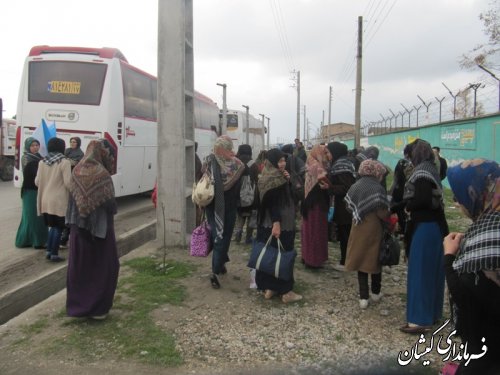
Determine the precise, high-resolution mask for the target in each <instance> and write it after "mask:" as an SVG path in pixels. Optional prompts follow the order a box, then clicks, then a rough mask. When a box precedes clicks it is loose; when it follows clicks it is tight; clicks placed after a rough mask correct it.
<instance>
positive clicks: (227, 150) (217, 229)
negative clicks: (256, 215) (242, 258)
mask: <svg viewBox="0 0 500 375" xmlns="http://www.w3.org/2000/svg"><path fill="white" fill-rule="evenodd" d="M207 168H209V170H210V171H211V174H212V178H213V180H214V190H215V196H214V199H213V201H212V203H210V204H209V205H208V206H207V207H206V215H207V220H208V223H209V224H210V227H211V236H212V241H213V253H212V275H211V276H210V283H211V284H212V287H213V288H214V289H219V288H220V283H219V279H218V278H217V275H220V274H226V273H227V269H226V266H225V264H226V263H227V262H229V256H228V252H229V245H230V244H231V236H232V234H233V229H234V223H235V221H236V207H237V203H238V199H239V196H240V177H241V175H242V174H243V171H244V170H245V165H244V164H243V163H242V162H241V160H240V159H238V158H237V157H236V156H235V155H234V152H233V141H232V140H231V138H230V137H228V136H226V135H223V136H221V137H219V138H217V140H216V141H215V144H214V152H213V153H212V154H210V155H209V156H208V157H207V160H206V164H205V166H204V170H206V169H207Z"/></svg>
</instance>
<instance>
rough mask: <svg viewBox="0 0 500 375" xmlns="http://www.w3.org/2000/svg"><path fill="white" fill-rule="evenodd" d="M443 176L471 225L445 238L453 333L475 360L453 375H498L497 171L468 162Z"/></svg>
mask: <svg viewBox="0 0 500 375" xmlns="http://www.w3.org/2000/svg"><path fill="white" fill-rule="evenodd" d="M447 175H448V181H449V183H450V186H451V189H452V191H453V194H454V196H455V199H456V201H457V203H458V204H459V205H460V207H461V208H462V211H463V212H464V213H465V214H466V215H467V216H468V217H469V218H470V219H472V221H473V223H472V225H471V226H470V227H469V229H467V231H466V232H465V234H463V233H456V232H453V233H450V234H449V235H448V236H447V237H446V238H445V239H444V254H445V256H444V264H445V273H446V282H447V284H448V290H449V292H450V294H451V305H452V311H453V312H454V313H455V314H456V315H455V318H456V319H455V321H456V325H455V328H456V330H457V333H458V334H459V335H460V337H461V338H462V342H463V343H464V344H465V345H466V348H467V349H466V351H467V352H468V353H469V355H474V356H477V355H480V358H474V359H469V358H465V357H464V359H463V360H462V362H461V363H460V366H459V369H458V371H457V375H458V374H498V371H499V369H500V303H499V301H500V167H499V166H498V163H497V162H495V161H491V160H484V159H474V160H467V161H464V162H462V163H461V164H459V165H456V166H454V167H451V168H449V169H448V174H447ZM483 345H485V347H486V348H487V349H485V347H483ZM485 352H486V353H485ZM484 353H485V354H484ZM483 354H484V355H483ZM467 362H468V363H467Z"/></svg>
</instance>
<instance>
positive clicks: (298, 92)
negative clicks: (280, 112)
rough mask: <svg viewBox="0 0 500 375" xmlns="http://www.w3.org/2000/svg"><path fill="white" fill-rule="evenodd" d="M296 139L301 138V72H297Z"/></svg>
mask: <svg viewBox="0 0 500 375" xmlns="http://www.w3.org/2000/svg"><path fill="white" fill-rule="evenodd" d="M295 134H296V136H295V138H300V70H298V71H297V129H296V133H295Z"/></svg>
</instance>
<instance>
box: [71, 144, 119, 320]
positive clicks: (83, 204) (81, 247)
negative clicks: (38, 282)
mask: <svg viewBox="0 0 500 375" xmlns="http://www.w3.org/2000/svg"><path fill="white" fill-rule="evenodd" d="M113 162H114V154H113V149H112V148H111V146H110V144H109V142H108V141H107V140H105V139H101V140H94V141H91V142H90V143H89V145H88V147H87V151H86V152H85V156H84V157H83V159H82V160H81V161H80V163H78V164H77V166H76V167H75V168H74V170H73V175H72V178H71V185H70V194H71V195H70V199H69V203H68V211H67V214H66V222H67V223H68V225H70V227H71V230H70V237H69V244H70V252H69V260H68V277H67V298H66V310H67V314H68V316H72V317H90V318H93V319H104V318H106V316H107V314H108V312H109V310H110V309H111V306H112V305H113V298H114V295H115V290H116V284H117V281H118V271H119V268H120V264H119V262H118V252H117V248H116V238H115V230H114V215H115V214H116V203H115V189H114V186H113V181H112V179H111V171H112V170H113Z"/></svg>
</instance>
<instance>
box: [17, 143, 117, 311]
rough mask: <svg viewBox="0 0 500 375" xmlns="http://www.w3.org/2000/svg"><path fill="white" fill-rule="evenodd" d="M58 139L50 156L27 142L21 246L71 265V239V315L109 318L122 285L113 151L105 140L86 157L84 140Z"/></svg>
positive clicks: (50, 145)
mask: <svg viewBox="0 0 500 375" xmlns="http://www.w3.org/2000/svg"><path fill="white" fill-rule="evenodd" d="M70 144H71V145H70V147H69V148H67V149H66V148H65V146H66V144H65V141H64V140H63V139H61V138H57V137H53V138H51V139H50V140H49V141H48V143H47V151H48V155H47V156H45V157H42V156H41V155H40V153H39V152H38V151H39V149H40V142H39V141H38V140H36V139H34V138H32V137H30V138H27V139H26V141H25V151H24V154H23V156H22V159H21V165H22V172H23V185H22V188H21V198H22V207H23V208H22V216H21V223H20V225H19V228H18V231H17V234H16V240H15V245H16V247H20V248H22V247H34V248H35V249H45V250H46V259H47V260H48V261H49V262H55V263H58V262H62V261H65V259H64V258H63V257H61V256H60V255H59V249H60V248H61V245H64V243H65V242H66V241H69V247H70V250H69V258H68V273H67V282H66V284H67V298H66V311H67V314H68V316H71V317H90V318H93V319H104V318H106V316H107V314H108V312H109V310H110V309H111V306H112V305H113V298H114V294H115V290H116V285H117V281H118V271H119V261H118V251H117V247H116V239H115V232H114V218H113V217H114V214H115V213H116V204H115V190H114V186H113V181H112V179H111V173H112V170H113V163H114V154H113V148H112V147H111V145H110V144H109V142H108V141H107V140H105V139H100V140H93V141H91V142H90V143H89V145H88V147H87V150H86V152H85V154H84V153H83V151H82V150H81V148H80V146H81V140H80V138H78V137H73V138H71V139H70Z"/></svg>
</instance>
